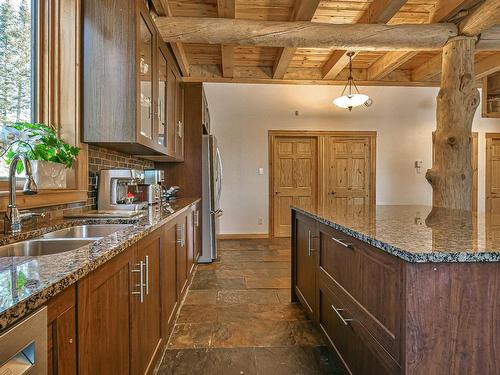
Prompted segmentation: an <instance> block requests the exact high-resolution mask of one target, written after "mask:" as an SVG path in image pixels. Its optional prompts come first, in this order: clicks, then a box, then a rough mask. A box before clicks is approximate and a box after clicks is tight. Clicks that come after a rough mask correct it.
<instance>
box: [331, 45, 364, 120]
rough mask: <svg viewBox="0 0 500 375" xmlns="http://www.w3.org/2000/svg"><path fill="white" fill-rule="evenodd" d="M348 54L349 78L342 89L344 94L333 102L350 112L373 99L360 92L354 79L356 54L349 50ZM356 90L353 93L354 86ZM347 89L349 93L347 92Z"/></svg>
mask: <svg viewBox="0 0 500 375" xmlns="http://www.w3.org/2000/svg"><path fill="white" fill-rule="evenodd" d="M347 56H349V78H347V84H346V85H345V87H344V90H342V95H341V96H339V97H338V98H335V99H333V104H335V105H336V106H337V107H340V108H347V109H349V112H350V111H351V110H352V109H353V108H354V107H358V106H360V105H363V104H365V105H367V106H369V105H371V99H370V97H369V96H368V95H365V94H360V93H359V90H358V87H357V86H356V84H355V83H354V79H353V78H352V57H353V56H354V52H347ZM353 86H354V89H355V92H354V93H353V90H352V88H353ZM346 91H347V94H346Z"/></svg>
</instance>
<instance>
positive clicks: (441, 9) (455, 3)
mask: <svg viewBox="0 0 500 375" xmlns="http://www.w3.org/2000/svg"><path fill="white" fill-rule="evenodd" d="M470 3H471V0H438V2H437V3H436V5H435V6H434V9H433V10H432V12H431V13H430V15H429V23H436V22H443V21H446V20H448V19H450V18H451V17H453V16H454V15H456V14H457V13H458V12H459V11H461V10H462V9H464V8H465V7H467V6H470Z"/></svg>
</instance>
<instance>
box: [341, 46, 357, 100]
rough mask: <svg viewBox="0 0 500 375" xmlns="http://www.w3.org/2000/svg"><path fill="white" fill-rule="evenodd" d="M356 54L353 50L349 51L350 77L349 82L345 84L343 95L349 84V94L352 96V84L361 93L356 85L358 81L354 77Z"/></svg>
mask: <svg viewBox="0 0 500 375" xmlns="http://www.w3.org/2000/svg"><path fill="white" fill-rule="evenodd" d="M353 55H354V53H353V52H347V56H349V77H348V78H347V83H346V85H345V86H344V89H343V90H342V95H340V96H344V93H345V90H346V89H347V86H349V94H348V95H347V96H352V86H354V88H355V89H356V92H357V93H358V94H359V90H358V86H356V83H355V82H354V78H353V77H352V56H353Z"/></svg>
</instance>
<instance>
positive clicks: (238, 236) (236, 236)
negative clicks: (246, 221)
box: [216, 233, 269, 240]
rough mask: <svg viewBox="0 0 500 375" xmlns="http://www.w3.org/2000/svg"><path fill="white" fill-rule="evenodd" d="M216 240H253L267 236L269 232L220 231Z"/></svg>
mask: <svg viewBox="0 0 500 375" xmlns="http://www.w3.org/2000/svg"><path fill="white" fill-rule="evenodd" d="M216 238H217V239H218V240H254V239H264V238H269V233H221V234H218V235H217V237H216Z"/></svg>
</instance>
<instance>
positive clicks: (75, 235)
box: [0, 224, 131, 257]
mask: <svg viewBox="0 0 500 375" xmlns="http://www.w3.org/2000/svg"><path fill="white" fill-rule="evenodd" d="M130 225H131V224H92V225H78V226H75V227H68V228H63V229H59V230H56V231H54V232H49V233H46V234H44V235H43V236H41V237H38V238H35V239H32V240H26V241H21V242H16V243H12V244H9V245H5V246H0V257H19V256H40V255H52V254H57V253H62V252H66V251H71V250H76V249H78V248H80V247H82V246H85V245H88V244H90V243H92V242H95V241H98V240H100V239H101V238H103V237H106V236H109V235H110V234H113V233H115V232H118V231H119V230H122V229H124V228H126V227H128V226H130Z"/></svg>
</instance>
